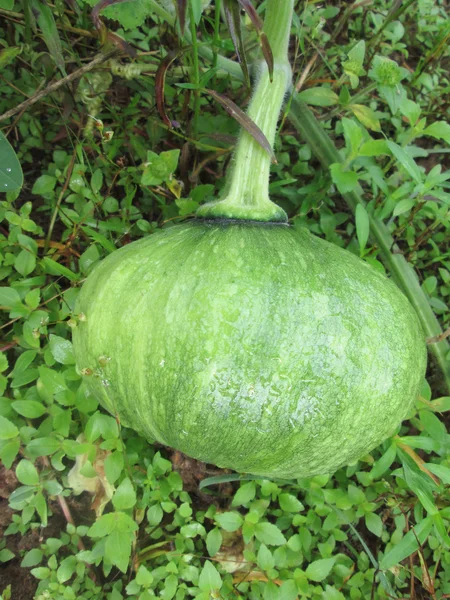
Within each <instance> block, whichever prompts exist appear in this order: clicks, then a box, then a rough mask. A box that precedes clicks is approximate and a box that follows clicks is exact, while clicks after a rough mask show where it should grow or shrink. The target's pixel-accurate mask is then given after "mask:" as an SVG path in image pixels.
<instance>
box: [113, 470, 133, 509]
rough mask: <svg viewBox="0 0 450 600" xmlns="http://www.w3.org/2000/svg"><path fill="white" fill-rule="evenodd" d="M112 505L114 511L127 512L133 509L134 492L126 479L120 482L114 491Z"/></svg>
mask: <svg viewBox="0 0 450 600" xmlns="http://www.w3.org/2000/svg"><path fill="white" fill-rule="evenodd" d="M112 503H113V505H114V508H115V509H116V510H127V509H129V508H133V506H134V505H135V504H136V492H135V490H134V487H133V484H132V483H131V481H130V479H129V478H128V477H127V478H126V479H124V480H123V481H122V482H121V484H120V485H119V487H118V488H117V490H116V491H115V493H114V496H113V497H112Z"/></svg>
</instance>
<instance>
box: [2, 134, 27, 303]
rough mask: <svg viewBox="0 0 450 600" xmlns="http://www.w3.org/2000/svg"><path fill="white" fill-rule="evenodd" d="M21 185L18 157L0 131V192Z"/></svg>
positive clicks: (17, 187) (18, 188)
mask: <svg viewBox="0 0 450 600" xmlns="http://www.w3.org/2000/svg"><path fill="white" fill-rule="evenodd" d="M22 185H23V173H22V168H21V166H20V163H19V159H18V158H17V156H16V153H15V152H14V150H13V148H12V146H11V144H10V143H9V142H8V140H7V139H6V137H5V136H4V134H3V133H2V132H1V131H0V192H15V191H17V190H20V188H21V187H22ZM0 304H1V303H0Z"/></svg>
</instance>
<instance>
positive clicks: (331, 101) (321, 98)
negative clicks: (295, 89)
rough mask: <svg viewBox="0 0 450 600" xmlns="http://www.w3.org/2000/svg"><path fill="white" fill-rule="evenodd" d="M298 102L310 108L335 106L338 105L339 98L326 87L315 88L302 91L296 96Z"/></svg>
mask: <svg viewBox="0 0 450 600" xmlns="http://www.w3.org/2000/svg"><path fill="white" fill-rule="evenodd" d="M298 98H299V100H303V102H305V103H306V104H311V105H312V106H335V105H336V104H338V103H339V96H338V95H337V94H336V93H335V92H333V90H332V89H330V88H327V87H316V88H309V89H308V90H303V91H302V92H300V93H299V94H298Z"/></svg>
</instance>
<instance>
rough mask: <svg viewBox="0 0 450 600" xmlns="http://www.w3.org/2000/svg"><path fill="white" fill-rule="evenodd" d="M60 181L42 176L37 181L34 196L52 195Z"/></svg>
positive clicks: (33, 191) (32, 191)
mask: <svg viewBox="0 0 450 600" xmlns="http://www.w3.org/2000/svg"><path fill="white" fill-rule="evenodd" d="M57 181H58V180H57V179H56V177H53V175H41V176H40V177H38V179H36V181H35V182H34V185H33V189H32V190H31V193H32V194H35V195H36V196H48V195H49V194H50V195H51V194H52V192H53V190H54V189H55V185H56V182H57Z"/></svg>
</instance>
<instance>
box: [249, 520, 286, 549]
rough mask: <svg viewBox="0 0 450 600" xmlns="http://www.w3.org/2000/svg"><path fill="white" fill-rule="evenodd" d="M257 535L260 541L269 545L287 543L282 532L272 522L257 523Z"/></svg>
mask: <svg viewBox="0 0 450 600" xmlns="http://www.w3.org/2000/svg"><path fill="white" fill-rule="evenodd" d="M255 536H256V539H257V540H258V541H260V542H261V543H262V544H266V545H267V546H282V545H283V544H285V543H286V538H285V537H284V535H283V534H282V532H281V531H280V530H279V528H278V527H277V526H276V525H273V524H272V523H256V525H255Z"/></svg>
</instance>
